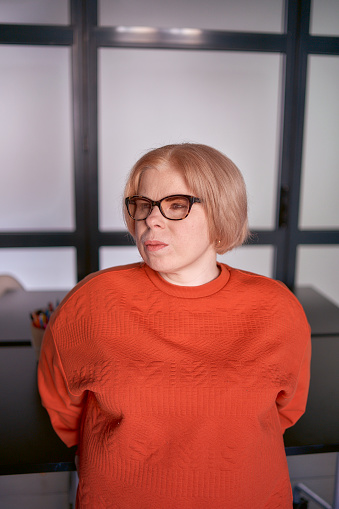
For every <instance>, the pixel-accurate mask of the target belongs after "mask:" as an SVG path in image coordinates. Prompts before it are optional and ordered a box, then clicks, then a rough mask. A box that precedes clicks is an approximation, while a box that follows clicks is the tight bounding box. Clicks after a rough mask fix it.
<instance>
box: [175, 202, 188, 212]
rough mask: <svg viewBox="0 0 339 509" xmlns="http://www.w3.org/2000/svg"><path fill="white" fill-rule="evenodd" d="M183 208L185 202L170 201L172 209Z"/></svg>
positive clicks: (185, 206) (185, 205)
mask: <svg viewBox="0 0 339 509" xmlns="http://www.w3.org/2000/svg"><path fill="white" fill-rule="evenodd" d="M184 208H187V204H186V203H184V202H174V203H171V209H173V210H178V209H184Z"/></svg>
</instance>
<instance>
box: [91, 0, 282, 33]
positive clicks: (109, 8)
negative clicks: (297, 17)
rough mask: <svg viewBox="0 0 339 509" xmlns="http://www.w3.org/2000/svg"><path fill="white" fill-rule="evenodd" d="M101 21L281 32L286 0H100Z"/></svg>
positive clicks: (114, 23)
mask: <svg viewBox="0 0 339 509" xmlns="http://www.w3.org/2000/svg"><path fill="white" fill-rule="evenodd" d="M98 5H99V24H101V25H111V26H117V25H134V26H154V27H178V28H179V27H180V28H183V27H190V28H204V29H212V30H213V29H214V30H216V29H217V30H240V31H251V32H252V31H254V32H255V31H257V32H281V31H282V25H283V0H274V1H272V0H237V1H236V2H235V1H234V0H223V1H222V2H221V1H220V0H208V1H206V0H171V1H170V2H169V1H168V0H124V1H115V2H112V1H111V0H99V3H98Z"/></svg>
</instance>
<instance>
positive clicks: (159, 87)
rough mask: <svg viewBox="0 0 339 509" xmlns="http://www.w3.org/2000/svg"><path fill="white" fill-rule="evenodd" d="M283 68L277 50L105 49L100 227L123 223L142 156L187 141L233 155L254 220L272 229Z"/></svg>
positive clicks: (101, 62)
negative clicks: (128, 186) (126, 190)
mask: <svg viewBox="0 0 339 509" xmlns="http://www.w3.org/2000/svg"><path fill="white" fill-rule="evenodd" d="M280 68H281V57H280V56H279V55H271V54H270V55H264V54H253V53H251V54H249V53H219V52H208V53H206V52H200V51H197V52H189V51H157V50H146V51H142V50H123V49H106V48H105V49H102V50H100V51H99V90H98V91H99V104H98V108H99V191H100V192H99V198H100V204H99V205H100V207H99V212H100V228H101V229H102V230H110V229H123V228H124V224H123V221H122V214H121V196H122V192H123V187H124V182H125V179H126V175H127V173H128V171H129V170H130V168H131V167H132V165H133V164H134V163H135V162H136V160H137V159H138V158H139V157H140V156H141V155H142V154H143V153H144V152H145V151H147V150H148V149H151V148H154V147H156V146H160V145H165V144H168V143H177V142H183V141H191V142H197V143H205V144H207V145H212V146H213V147H215V148H217V149H219V150H221V151H222V152H224V153H225V154H226V155H228V156H229V157H230V158H231V159H232V160H233V161H234V162H235V163H236V164H237V165H238V166H239V168H240V170H241V171H242V173H243V174H244V177H245V180H246V183H247V187H248V192H249V202H250V225H251V227H252V228H267V229H270V228H273V226H274V216H275V194H276V183H277V167H278V146H279V143H278V130H279V129H278V126H279V122H280V119H279V113H280ZM263 183H264V184H265V185H263Z"/></svg>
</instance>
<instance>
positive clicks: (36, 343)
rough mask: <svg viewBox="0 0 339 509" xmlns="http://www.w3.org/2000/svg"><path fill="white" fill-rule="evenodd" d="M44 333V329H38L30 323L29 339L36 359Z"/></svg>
mask: <svg viewBox="0 0 339 509" xmlns="http://www.w3.org/2000/svg"><path fill="white" fill-rule="evenodd" d="M44 333H45V329H39V328H38V327H35V326H34V325H33V324H31V336H32V337H31V340H32V345H33V348H34V350H35V354H36V357H37V360H38V361H39V358H40V349H41V343H42V338H43V337H44Z"/></svg>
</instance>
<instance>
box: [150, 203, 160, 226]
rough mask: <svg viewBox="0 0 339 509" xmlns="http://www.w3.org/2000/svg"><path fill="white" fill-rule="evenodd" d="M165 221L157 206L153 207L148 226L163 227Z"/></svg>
mask: <svg viewBox="0 0 339 509" xmlns="http://www.w3.org/2000/svg"><path fill="white" fill-rule="evenodd" d="M164 221H165V218H164V216H163V215H162V214H161V212H160V209H159V207H158V206H157V205H155V206H154V207H153V209H152V211H151V213H150V214H149V215H148V216H147V217H146V224H147V225H148V226H163V224H164Z"/></svg>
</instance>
